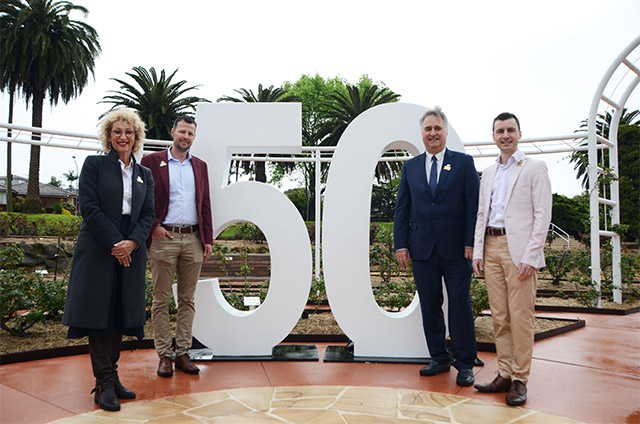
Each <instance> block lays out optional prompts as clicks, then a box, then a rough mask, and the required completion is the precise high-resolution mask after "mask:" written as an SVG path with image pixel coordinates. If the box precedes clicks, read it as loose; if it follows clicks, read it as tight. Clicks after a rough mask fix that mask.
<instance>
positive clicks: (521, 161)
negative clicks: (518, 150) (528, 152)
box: [516, 159, 524, 166]
mask: <svg viewBox="0 0 640 424" xmlns="http://www.w3.org/2000/svg"><path fill="white" fill-rule="evenodd" d="M516 165H518V166H524V159H520V160H519V161H518V163H517V164H516Z"/></svg>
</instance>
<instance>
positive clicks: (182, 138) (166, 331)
mask: <svg viewBox="0 0 640 424" xmlns="http://www.w3.org/2000/svg"><path fill="white" fill-rule="evenodd" d="M171 136H172V137H173V145H172V146H171V147H170V148H169V149H167V150H165V151H162V152H156V153H152V154H149V155H146V156H144V157H143V158H142V161H141V164H142V165H144V166H146V167H148V168H149V169H151V172H152V173H153V179H154V182H155V206H156V217H155V220H154V222H153V226H152V227H151V235H150V237H149V238H148V239H147V246H148V247H149V261H150V262H151V272H152V274H153V306H152V308H151V319H152V323H153V331H154V333H155V347H156V351H157V352H158V356H159V357H160V364H159V365H158V375H159V376H161V377H171V376H172V375H173V366H172V364H171V358H172V355H173V354H172V352H171V339H172V332H171V327H170V325H169V303H170V301H171V286H172V284H173V281H174V275H176V274H177V277H178V299H177V300H178V321H177V325H176V336H175V337H176V347H175V363H176V368H177V369H179V370H181V371H183V372H185V373H187V374H197V373H198V372H199V371H200V370H199V369H198V367H196V366H195V365H194V364H193V363H192V362H191V359H190V357H189V348H190V347H191V341H192V327H193V317H194V315H195V302H194V295H195V291H196V284H197V283H198V277H199V275H200V269H201V268H202V264H203V262H206V261H207V260H208V259H209V257H210V256H211V252H212V249H211V246H212V244H213V224H212V221H211V202H210V200H209V174H208V172H207V164H206V163H205V162H204V161H202V160H201V159H198V158H197V157H195V156H192V155H191V153H190V152H189V148H190V147H191V145H192V144H193V140H194V139H195V137H196V122H195V120H194V119H193V118H192V117H190V116H180V117H178V119H176V121H175V122H174V124H173V128H172V129H171Z"/></svg>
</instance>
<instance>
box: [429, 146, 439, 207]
mask: <svg viewBox="0 0 640 424" xmlns="http://www.w3.org/2000/svg"><path fill="white" fill-rule="evenodd" d="M437 186H438V158H436V157H435V156H431V173H430V174H429V188H430V189H431V196H433V197H435V196H436V187H437Z"/></svg>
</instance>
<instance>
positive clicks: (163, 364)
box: [158, 357, 173, 377]
mask: <svg viewBox="0 0 640 424" xmlns="http://www.w3.org/2000/svg"><path fill="white" fill-rule="evenodd" d="M158 375H159V376H160V377H171V376H172V375H173V365H171V359H169V358H168V357H163V358H160V364H158Z"/></svg>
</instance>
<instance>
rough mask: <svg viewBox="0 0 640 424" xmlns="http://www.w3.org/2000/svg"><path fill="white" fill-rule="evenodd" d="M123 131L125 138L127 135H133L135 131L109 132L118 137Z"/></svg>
mask: <svg viewBox="0 0 640 424" xmlns="http://www.w3.org/2000/svg"><path fill="white" fill-rule="evenodd" d="M123 133H124V135H125V136H127V138H129V137H133V136H134V135H135V133H136V132H135V131H134V130H124V131H122V130H111V134H113V135H115V136H116V137H120V136H122V134H123Z"/></svg>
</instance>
